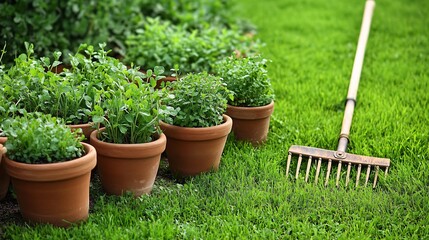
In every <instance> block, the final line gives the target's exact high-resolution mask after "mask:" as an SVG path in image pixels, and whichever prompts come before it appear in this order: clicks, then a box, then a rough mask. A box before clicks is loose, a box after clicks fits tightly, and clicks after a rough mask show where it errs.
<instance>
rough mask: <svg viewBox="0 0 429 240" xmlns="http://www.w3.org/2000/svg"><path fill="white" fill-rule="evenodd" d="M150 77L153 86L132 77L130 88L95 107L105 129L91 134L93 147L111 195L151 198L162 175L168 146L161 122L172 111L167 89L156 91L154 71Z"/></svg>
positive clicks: (120, 90) (112, 95) (102, 180)
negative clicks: (165, 94)
mask: <svg viewBox="0 0 429 240" xmlns="http://www.w3.org/2000/svg"><path fill="white" fill-rule="evenodd" d="M157 69H160V68H157ZM148 73H149V75H148V76H147V77H146V78H149V79H151V78H152V79H151V80H150V82H151V86H150V85H149V83H146V82H144V81H146V79H145V80H143V79H142V78H140V77H138V76H137V75H135V74H131V73H130V74H129V75H126V77H127V78H128V80H129V82H128V81H127V84H124V85H123V86H122V88H121V89H118V90H112V91H110V95H111V97H110V98H109V99H106V100H105V101H103V102H102V103H101V105H97V106H96V107H95V112H94V117H93V120H94V122H95V123H97V126H100V125H103V126H104V127H103V128H99V127H98V128H97V130H96V131H94V132H92V133H91V144H92V145H93V146H94V147H95V148H96V150H97V155H98V172H99V174H100V178H101V182H102V185H103V188H104V190H105V191H106V192H107V193H108V194H115V195H121V194H123V193H125V192H127V191H129V192H132V193H133V194H134V196H140V195H142V194H148V193H150V192H151V190H152V187H153V184H154V181H155V178H156V175H157V172H158V167H159V162H160V158H161V153H162V152H163V151H164V150H165V146H166V137H165V135H164V134H162V133H161V131H160V129H159V120H160V118H161V116H162V115H163V114H164V113H165V112H166V111H168V109H167V107H166V106H162V105H161V96H162V95H163V92H165V91H166V89H163V90H160V91H158V90H155V89H154V88H153V87H154V86H155V84H156V80H157V79H153V77H152V74H151V73H152V71H148ZM155 74H156V75H160V74H162V73H161V72H158V71H155Z"/></svg>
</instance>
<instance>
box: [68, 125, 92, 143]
mask: <svg viewBox="0 0 429 240" xmlns="http://www.w3.org/2000/svg"><path fill="white" fill-rule="evenodd" d="M92 125H93V123H83V124H74V125H67V126H68V127H69V128H71V129H72V131H73V130H75V129H78V128H80V129H82V133H83V135H84V136H85V141H84V142H86V143H89V138H90V136H91V132H93V131H94V129H93V128H92Z"/></svg>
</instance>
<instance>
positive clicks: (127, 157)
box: [91, 128, 166, 196]
mask: <svg viewBox="0 0 429 240" xmlns="http://www.w3.org/2000/svg"><path fill="white" fill-rule="evenodd" d="M100 130H101V131H102V130H103V128H102V129H100ZM91 144H92V145H93V146H94V147H95V149H96V150H97V156H98V165H97V168H98V174H99V176H100V179H101V183H102V185H103V189H104V190H105V191H106V193H108V194H113V195H122V194H124V193H125V192H132V193H133V194H134V196H141V195H143V194H148V193H150V192H151V191H152V188H153V184H154V182H155V178H156V175H157V173H158V168H159V162H160V159H161V153H162V152H163V151H164V150H165V146H166V137H165V135H164V134H161V135H160V136H159V138H158V139H157V140H155V141H153V142H149V143H141V144H115V143H107V142H103V141H100V140H99V139H98V138H97V131H94V132H92V133H91Z"/></svg>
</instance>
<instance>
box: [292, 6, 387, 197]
mask: <svg viewBox="0 0 429 240" xmlns="http://www.w3.org/2000/svg"><path fill="white" fill-rule="evenodd" d="M374 7H375V2H374V1H373V0H367V1H366V4H365V10H364V15H363V20H362V26H361V30H360V34H359V41H358V46H357V50H356V55H355V59H354V63H353V70H352V75H351V78H350V85H349V89H348V94H347V101H346V106H345V111H344V118H343V123H342V128H341V134H340V136H339V140H338V147H337V150H336V151H331V150H325V149H320V148H314V147H305V146H297V145H293V146H291V147H290V148H289V154H288V158H287V163H286V176H288V175H289V170H290V166H291V159H292V154H296V155H298V162H297V167H296V173H295V179H298V175H299V171H300V168H301V163H302V159H303V157H308V162H307V169H306V173H305V181H306V182H308V178H309V174H310V169H311V166H312V164H313V159H315V160H316V161H315V163H316V162H317V167H316V176H315V183H316V184H317V182H318V179H319V175H320V169H321V163H322V160H324V161H328V166H327V170H326V176H325V183H324V184H325V186H327V185H328V182H329V176H330V173H331V169H332V165H333V164H334V162H338V168H337V176H336V186H337V187H338V186H339V181H340V178H341V167H342V166H343V164H346V165H347V174H346V186H348V184H349V182H350V171H351V166H352V165H357V166H358V167H357V173H356V187H357V186H358V185H359V180H360V178H361V176H360V175H361V171H362V167H363V166H367V169H366V178H365V186H367V184H368V181H369V178H370V174H371V168H372V167H375V175H374V181H373V184H372V186H373V188H375V186H376V185H377V178H378V172H379V169H380V168H385V171H384V174H385V176H387V172H388V170H389V166H390V159H387V158H376V157H369V156H361V155H355V154H350V153H347V152H346V150H347V144H348V143H349V133H350V127H351V123H352V118H353V111H354V108H355V105H356V95H357V90H358V86H359V80H360V75H361V71H362V64H363V58H364V54H365V47H366V42H367V40H368V35H369V29H370V26H371V19H372V15H373V11H374Z"/></svg>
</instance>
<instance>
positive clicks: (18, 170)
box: [0, 103, 274, 226]
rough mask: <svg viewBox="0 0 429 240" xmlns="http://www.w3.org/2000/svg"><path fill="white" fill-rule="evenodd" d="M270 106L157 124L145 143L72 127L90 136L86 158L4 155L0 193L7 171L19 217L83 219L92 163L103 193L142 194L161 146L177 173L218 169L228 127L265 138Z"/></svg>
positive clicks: (246, 136) (255, 140)
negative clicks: (206, 121) (190, 122)
mask: <svg viewBox="0 0 429 240" xmlns="http://www.w3.org/2000/svg"><path fill="white" fill-rule="evenodd" d="M273 105H274V103H271V104H269V105H267V106H265V107H259V108H253V110H255V111H256V112H253V113H245V114H242V113H240V111H239V110H241V109H240V108H238V107H229V108H228V110H227V114H228V115H230V116H231V117H232V118H233V120H232V119H231V118H230V117H229V116H227V115H224V123H223V124H220V125H218V126H214V127H208V128H185V127H178V126H173V125H170V124H167V123H163V122H161V125H160V126H161V129H162V131H163V134H161V135H160V136H159V137H158V139H157V140H155V141H153V142H150V143H144V144H112V143H106V142H103V141H100V140H99V139H97V133H98V132H97V131H92V132H91V128H88V125H78V126H74V127H79V128H84V133H85V135H86V136H88V139H90V143H91V145H89V144H86V143H83V145H84V148H85V151H86V155H85V156H83V157H81V158H79V159H76V160H73V161H68V162H62V163H55V164H38V165H37V164H24V163H19V162H16V161H13V160H9V159H8V158H7V155H5V159H4V162H5V163H6V164H0V165H1V166H2V168H1V169H2V170H3V171H4V166H5V165H6V170H7V173H8V174H5V173H4V172H2V173H1V175H0V177H1V178H4V179H3V180H1V182H0V184H3V185H5V186H6V187H5V188H3V189H5V190H2V192H0V193H1V194H2V195H3V196H4V194H5V193H6V192H7V187H8V184H9V179H8V175H9V176H11V178H12V185H13V187H14V191H15V193H16V195H17V199H18V204H19V207H20V210H21V214H22V216H23V217H24V219H27V220H30V221H31V222H41V223H51V224H54V225H56V226H69V225H70V223H75V222H79V221H82V220H85V219H86V218H87V217H88V211H89V182H90V174H91V170H92V169H93V168H94V167H95V166H96V164H97V166H98V172H99V175H100V179H101V182H102V185H103V188H104V190H105V191H106V193H108V194H115V195H121V194H123V193H124V192H126V191H130V192H132V193H133V194H134V195H135V196H140V195H142V194H147V193H150V192H151V190H152V187H153V184H154V181H155V178H156V175H157V172H158V168H159V163H160V157H161V154H162V153H163V152H164V150H166V153H167V158H168V162H169V167H170V169H171V171H172V172H173V173H174V174H176V175H179V176H194V175H197V174H200V173H202V172H208V171H211V170H217V169H218V167H219V163H220V159H221V155H222V152H223V148H224V146H225V143H226V139H227V136H228V134H229V133H230V132H231V129H233V131H234V135H235V137H236V138H237V139H239V140H248V141H250V142H251V143H252V144H254V145H258V144H261V143H262V142H264V141H265V140H266V138H267V133H268V126H269V120H270V115H271V113H272V111H273ZM255 121H256V122H259V124H260V125H262V129H261V130H258V129H257V128H256V127H255V126H253V125H252V123H253V122H255ZM233 122H234V124H233ZM260 122H262V124H261V123H260ZM85 128H88V129H85ZM240 130H244V133H241V132H240ZM100 131H103V129H101V130H100ZM5 140H6V139H3V141H5ZM1 149H4V148H3V147H1ZM0 163H1V162H0ZM63 168H64V171H63V170H61V169H63ZM6 178H7V179H6ZM3 196H1V195H0V197H3Z"/></svg>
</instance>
